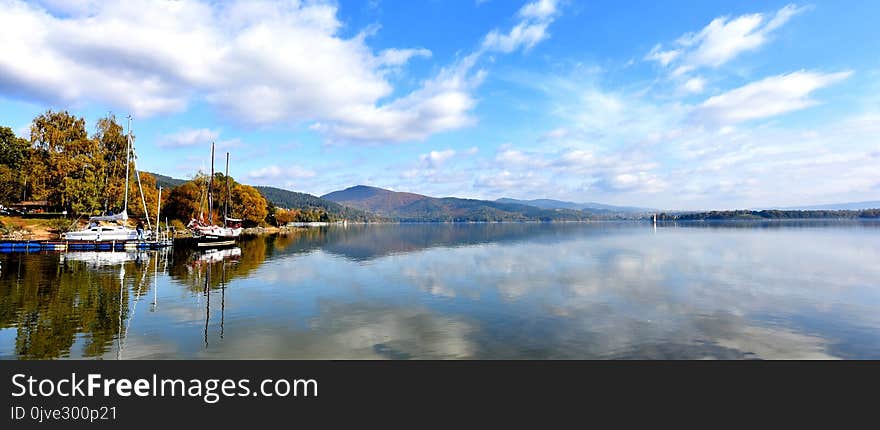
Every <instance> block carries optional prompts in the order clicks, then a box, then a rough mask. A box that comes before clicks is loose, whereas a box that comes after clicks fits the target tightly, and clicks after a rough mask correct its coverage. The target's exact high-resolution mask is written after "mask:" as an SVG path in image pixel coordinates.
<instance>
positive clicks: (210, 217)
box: [208, 142, 214, 225]
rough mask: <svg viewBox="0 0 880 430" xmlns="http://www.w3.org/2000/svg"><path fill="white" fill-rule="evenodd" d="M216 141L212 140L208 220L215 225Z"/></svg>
mask: <svg viewBox="0 0 880 430" xmlns="http://www.w3.org/2000/svg"><path fill="white" fill-rule="evenodd" d="M212 194H214V142H211V177H210V178H208V222H209V223H210V224H211V225H214V199H213V197H212Z"/></svg>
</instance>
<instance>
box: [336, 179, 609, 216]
mask: <svg viewBox="0 0 880 430" xmlns="http://www.w3.org/2000/svg"><path fill="white" fill-rule="evenodd" d="M321 198H322V199H325V200H330V201H334V202H337V203H339V204H342V205H345V206H349V207H354V208H358V209H363V210H367V211H370V212H373V213H375V214H378V215H381V216H385V217H389V218H393V219H396V220H399V221H432V222H438V221H582V220H586V219H591V218H593V214H592V213H590V212H587V211H580V210H572V209H562V208H559V209H545V208H539V207H536V206H530V205H523V204H518V203H506V202H497V201H489V200H476V199H461V198H457V197H441V198H438V197H429V196H425V195H421V194H415V193H405V192H398V191H391V190H386V189H383V188H377V187H370V186H366V185H356V186H354V187H350V188H346V189H344V190H341V191H334V192H332V193H328V194H325V195H323V196H321Z"/></svg>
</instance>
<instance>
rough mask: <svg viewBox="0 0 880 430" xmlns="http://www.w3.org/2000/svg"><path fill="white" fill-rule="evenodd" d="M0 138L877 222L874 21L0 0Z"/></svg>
mask: <svg viewBox="0 0 880 430" xmlns="http://www.w3.org/2000/svg"><path fill="white" fill-rule="evenodd" d="M0 7H2V10H3V13H2V14H0V46H2V52H3V56H2V57H0V115H2V119H3V120H2V121H0V122H2V124H3V125H6V126H10V127H12V128H13V129H14V130H16V132H18V133H19V134H20V135H26V134H27V128H28V125H29V122H30V120H31V119H32V118H33V117H34V116H36V115H38V114H40V113H41V112H44V111H45V110H47V109H66V110H69V111H71V112H73V113H76V114H78V115H81V116H84V117H85V118H86V119H87V121H88V124H89V127H90V129H93V127H94V122H95V120H96V119H97V118H99V117H100V116H103V115H105V114H106V113H107V112H109V111H112V112H113V113H114V114H116V115H117V117H120V118H121V117H125V116H126V115H128V114H131V115H132V116H133V117H134V132H135V134H136V136H137V150H138V155H139V163H140V167H141V168H142V169H143V170H147V171H154V172H159V173H162V174H166V175H171V176H175V177H182V178H186V177H191V176H192V175H193V174H195V173H196V172H197V171H198V170H199V169H205V168H206V167H207V166H208V163H209V158H210V157H209V151H210V142H211V141H212V140H213V141H216V142H217V144H218V147H219V150H218V155H217V157H218V160H220V159H222V158H223V157H224V154H223V152H224V151H229V152H231V154H232V155H231V157H232V165H231V172H230V173H231V174H232V175H233V176H234V177H236V178H237V179H238V180H240V181H243V182H246V183H251V184H266V185H274V186H279V187H282V188H287V189H292V190H296V191H303V192H308V193H312V194H318V195H320V194H324V193H327V192H330V191H334V190H337V189H341V188H345V187H348V186H351V185H356V184H369V185H375V186H380V187H385V188H391V189H395V190H400V191H412V192H419V193H423V194H428V195H433V196H458V197H474V198H491V199H494V198H498V197H514V198H558V199H564V200H573V201H600V202H605V203H613V204H615V203H616V204H627V205H638V206H650V207H660V208H667V209H700V208H748V207H765V206H788V205H801V204H818V203H830V202H841V201H862V200H880V168H878V165H880V137H878V136H880V55H877V53H878V52H880V30H878V29H877V28H878V27H877V25H876V22H878V19H880V3H877V2H874V1H864V2H859V1H849V2H839V1H811V2H804V3H791V2H787V1H761V2H750V1H718V2H706V1H667V2H660V1H631V2H626V4H625V5H623V4H621V3H620V2H613V1H573V0H569V1H565V0H559V1H553V0H535V1H532V2H525V1H523V2H514V1H500V0H481V1H475V0H461V1H439V0H434V1H423V2H419V1H389V0H374V1H360V2H354V1H351V2H349V1H340V2H325V1H302V2H300V1H287V2H273V3H261V2H252V1H242V2H199V1H181V2H148V1H143V2H141V1H132V2H119V4H116V2H97V1H60V0H44V1H38V2H21V1H14V0H0Z"/></svg>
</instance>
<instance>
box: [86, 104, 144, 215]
mask: <svg viewBox="0 0 880 430" xmlns="http://www.w3.org/2000/svg"><path fill="white" fill-rule="evenodd" d="M92 138H93V139H94V140H96V141H97V142H98V147H99V148H100V150H101V153H102V154H103V156H104V171H103V172H102V176H103V180H104V182H103V184H102V188H103V189H102V192H103V202H102V205H103V209H104V210H105V211H106V210H114V209H118V208H121V207H122V201H123V194H124V191H125V179H126V178H125V162H126V160H127V159H126V151H127V148H128V139H127V138H126V136H125V133H124V131H123V129H122V126H121V125H119V124H118V123H117V122H116V117H115V116H114V115H113V114H108V115H107V116H106V117H104V118H101V119H99V120H98V123H97V124H96V126H95V134H94V135H93V136H92ZM128 180H129V192H131V190H135V189H136V188H134V187H132V185H134V184H133V182H132V181H133V175H131V172H129V178H128ZM129 206H132V205H129ZM141 212H143V211H142V210H141Z"/></svg>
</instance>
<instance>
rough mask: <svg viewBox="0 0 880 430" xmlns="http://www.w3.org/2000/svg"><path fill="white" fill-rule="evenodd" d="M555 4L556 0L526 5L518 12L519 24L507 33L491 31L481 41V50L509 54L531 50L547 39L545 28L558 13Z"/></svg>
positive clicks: (545, 0)
mask: <svg viewBox="0 0 880 430" xmlns="http://www.w3.org/2000/svg"><path fill="white" fill-rule="evenodd" d="M556 3H557V2H556V0H537V1H534V2H532V3H528V4H526V5H525V6H523V7H522V8H521V9H520V10H519V13H518V15H519V17H520V21H519V23H517V24H516V25H515V26H514V27H513V28H512V29H511V30H510V31H509V32H507V33H502V32H499V31H498V30H492V31H491V32H490V33H489V34H487V35H486V37H485V38H484V39H483V46H482V49H483V50H486V51H497V52H504V53H509V52H513V51H515V50H517V49H520V48H522V49H525V50H529V49H531V48H533V47H534V46H535V45H536V44H538V42H540V41H542V40H544V39H546V38H547V37H548V34H547V27H548V26H549V25H550V24H551V23H552V22H553V20H554V19H555V18H556V14H557V12H558V10H557V7H556Z"/></svg>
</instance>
